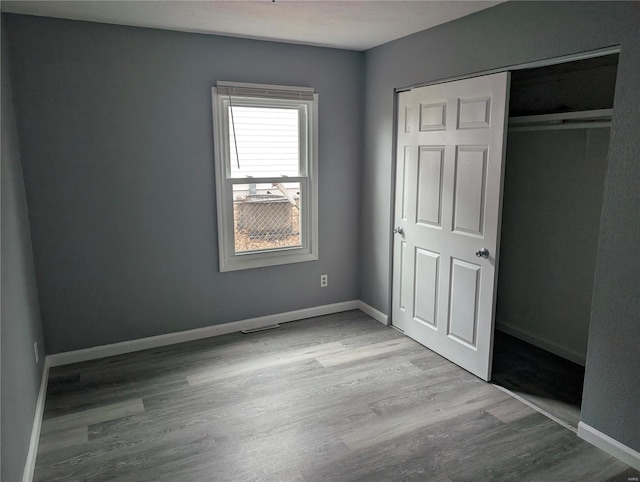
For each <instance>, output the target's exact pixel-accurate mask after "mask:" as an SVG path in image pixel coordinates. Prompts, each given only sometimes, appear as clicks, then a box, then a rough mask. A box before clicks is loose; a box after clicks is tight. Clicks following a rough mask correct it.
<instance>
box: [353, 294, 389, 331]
mask: <svg viewBox="0 0 640 482" xmlns="http://www.w3.org/2000/svg"><path fill="white" fill-rule="evenodd" d="M358 309H359V310H360V311H362V312H363V313H366V314H367V315H369V316H370V317H371V318H373V319H374V320H377V321H379V322H380V323H382V324H383V325H386V326H389V317H388V316H387V315H385V314H384V313H383V312H382V311H379V310H376V309H375V308H374V307H373V306H371V305H368V304H367V303H365V302H364V301H362V300H358Z"/></svg>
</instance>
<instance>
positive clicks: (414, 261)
mask: <svg viewBox="0 0 640 482" xmlns="http://www.w3.org/2000/svg"><path fill="white" fill-rule="evenodd" d="M508 84H509V74H508V73H500V74H494V75H488V76H483V77H476V78H473V79H465V80H461V81H455V82H448V83H444V84H437V85H432V86H427V87H421V88H418V89H414V90H411V91H409V92H403V93H401V94H399V102H398V123H397V125H398V136H397V139H398V141H397V142H398V143H397V171H396V200H395V229H394V231H395V232H396V234H395V238H394V259H393V261H394V268H393V308H392V323H393V325H394V326H396V327H398V328H400V329H401V330H403V331H404V332H405V334H407V335H408V336H410V337H412V338H414V339H415V340H417V341H418V342H420V343H422V344H423V345H425V346H426V347H428V348H430V349H432V350H434V351H435V352H437V353H439V354H441V355H443V356H445V357H446V358H448V359H449V360H451V361H452V362H454V363H456V364H458V365H460V366H461V367H462V368H465V369H466V370H468V371H470V372H471V373H473V374H475V375H477V376H478V377H480V378H482V379H484V380H489V378H490V376H491V355H492V342H493V324H494V320H493V318H494V307H495V290H496V277H497V254H498V245H499V233H500V209H501V191H502V178H503V158H504V141H505V136H504V132H505V119H506V109H507V91H508Z"/></svg>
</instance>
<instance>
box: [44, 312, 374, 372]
mask: <svg viewBox="0 0 640 482" xmlns="http://www.w3.org/2000/svg"><path fill="white" fill-rule="evenodd" d="M361 303H362V302H361V301H359V300H352V301H343V302H341V303H334V304H331V305H322V306H314V307H313V308H305V309H302V310H295V311H287V312H285V313H277V314H274V315H267V316H259V317H257V318H250V319H247V320H241V321H233V322H231V323H222V324H220V325H212V326H206V327H204V328H196V329H194V330H186V331H179V332H176V333H167V334H166V335H157V336H150V337H148V338H140V339H137V340H129V341H123V342H120V343H113V344H110V345H101V346H95V347H92V348H85V349H82V350H74V351H67V352H64V353H56V354H54V355H49V356H47V361H48V362H49V366H50V367H55V366H60V365H68V364H70V363H77V362H82V361H87V360H95V359H98V358H104V357H108V356H113V355H121V354H123V353H131V352H134V351H140V350H147V349H149V348H158V347H161V346H166V345H173V344H175V343H183V342H186V341H193V340H199V339H202V338H209V337H211V336H219V335H226V334H228V333H234V332H236V331H240V330H251V329H254V328H259V327H262V326H266V325H273V324H277V323H287V322H289V321H296V320H303V319H305V318H313V317H314V316H322V315H330V314H332V313H340V312H342V311H349V310H357V309H360V308H361V306H360V304H361ZM367 306H368V305H367ZM369 308H371V307H369ZM371 310H373V308H371ZM362 311H365V310H362ZM374 311H376V312H377V310H374ZM365 313H367V314H369V315H370V316H372V317H374V318H375V316H374V315H372V314H370V313H368V312H366V311H365ZM378 313H380V312H378ZM380 315H382V313H380ZM383 316H384V315H383ZM376 319H377V318H376Z"/></svg>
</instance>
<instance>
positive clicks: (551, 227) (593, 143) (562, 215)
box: [496, 128, 609, 365]
mask: <svg viewBox="0 0 640 482" xmlns="http://www.w3.org/2000/svg"><path fill="white" fill-rule="evenodd" d="M608 148H609V129H606V128H604V129H589V130H587V129H579V130H551V131H549V130H548V131H526V132H509V134H508V142H507V156H506V161H505V180H504V196H503V209H502V238H501V242H500V267H499V273H498V302H497V307H496V308H497V311H496V323H497V324H498V327H499V328H507V329H508V332H509V333H513V334H516V335H525V340H527V341H532V342H535V343H534V344H536V345H538V346H540V347H541V348H545V349H548V350H549V351H552V352H554V353H557V354H558V355H560V356H566V357H567V358H569V359H570V360H573V361H580V363H582V364H583V365H584V360H585V359H586V355H587V339H588V336H589V318H590V314H591V294H592V292H593V275H594V270H595V264H596V251H597V248H598V231H599V228H600V211H601V210H602V191H603V187H604V177H605V173H606V170H607V150H608ZM514 330H515V332H514ZM532 338H533V340H532Z"/></svg>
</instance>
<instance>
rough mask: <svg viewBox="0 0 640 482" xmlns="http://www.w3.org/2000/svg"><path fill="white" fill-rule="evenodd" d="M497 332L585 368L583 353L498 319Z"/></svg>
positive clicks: (585, 358)
mask: <svg viewBox="0 0 640 482" xmlns="http://www.w3.org/2000/svg"><path fill="white" fill-rule="evenodd" d="M496 330H499V331H502V332H504V333H506V334H507V335H511V336H513V337H515V338H518V339H519V340H522V341H526V342H527V343H531V344H532V345H533V346H537V347H538V348H542V349H543V350H546V351H548V352H551V353H553V354H555V355H558V356H560V357H562V358H566V359H567V360H569V361H572V362H573V363H577V364H578V365H581V366H585V363H586V361H587V357H586V355H583V354H582V353H578V352H576V351H574V350H571V349H569V348H565V347H563V346H560V345H558V344H557V343H555V342H553V341H550V340H547V339H546V338H543V337H541V336H539V335H537V334H535V333H531V332H529V331H525V330H523V329H521V328H516V327H515V326H513V325H510V324H509V323H505V322H504V321H502V320H498V319H496Z"/></svg>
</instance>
